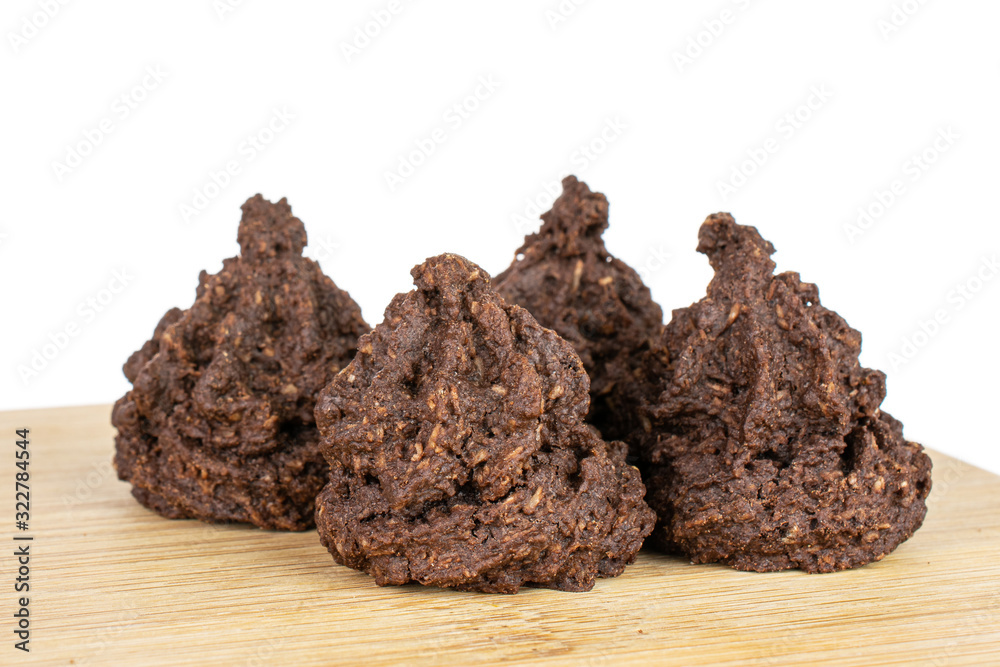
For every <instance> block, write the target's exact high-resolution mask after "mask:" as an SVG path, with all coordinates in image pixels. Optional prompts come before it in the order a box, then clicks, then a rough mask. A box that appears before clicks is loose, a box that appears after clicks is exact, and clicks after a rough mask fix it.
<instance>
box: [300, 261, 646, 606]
mask: <svg viewBox="0 0 1000 667" xmlns="http://www.w3.org/2000/svg"><path fill="white" fill-rule="evenodd" d="M412 275H413V278H414V282H415V283H416V286H417V289H415V290H413V291H411V292H409V293H407V294H399V295H397V296H396V297H395V298H394V299H393V300H392V302H391V303H390V304H389V306H388V308H386V311H385V321H384V322H382V324H380V325H378V326H377V327H376V328H375V330H374V331H373V332H371V333H370V334H368V335H366V336H363V337H362V338H361V341H360V343H359V346H358V355H357V357H356V358H355V359H354V361H352V362H351V364H350V365H349V366H348V367H347V368H346V369H344V370H343V371H341V372H340V373H339V374H338V375H337V377H336V378H334V380H333V382H332V383H331V384H330V385H329V386H328V387H327V388H326V389H325V390H324V391H323V393H322V395H321V397H320V399H319V401H318V403H317V405H316V418H317V423H318V425H319V428H320V432H321V433H322V437H323V445H324V453H325V455H326V456H327V458H328V460H329V462H330V467H331V470H330V483H329V484H328V485H327V486H326V488H325V489H324V490H323V492H322V494H320V497H319V499H318V500H317V510H316V523H317V526H318V528H319V534H320V538H321V540H322V542H323V544H324V545H325V546H326V547H327V548H328V549H329V550H330V553H331V554H332V555H333V557H334V559H335V560H336V561H337V562H338V563H341V564H344V565H347V566H349V567H352V568H355V569H358V570H362V571H364V572H367V573H369V574H371V575H372V576H374V577H375V580H376V582H377V583H378V584H380V585H390V584H405V583H407V582H411V581H415V582H419V583H422V584H428V585H435V586H444V587H452V588H458V589H465V590H478V591H486V592H499V593H514V592H516V591H517V590H518V588H519V587H520V586H522V585H530V586H542V587H548V588H557V589H562V590H571V591H585V590H588V589H590V588H591V587H592V586H593V585H594V579H595V577H613V576H617V575H619V574H621V573H622V571H623V570H624V568H625V566H626V565H627V564H628V563H630V562H631V561H632V559H633V558H634V557H635V554H636V552H637V551H638V550H639V547H640V546H641V545H642V541H643V538H644V537H645V536H646V535H648V534H649V533H650V531H651V530H652V528H653V522H654V520H655V519H654V515H653V513H652V511H651V510H650V509H649V508H648V507H647V506H646V504H645V502H644V501H643V494H644V492H645V490H644V488H643V485H642V482H641V480H640V477H639V472H638V470H636V469H635V468H633V467H632V466H630V465H627V464H626V462H625V451H624V450H625V447H624V445H623V444H622V443H606V442H605V441H603V440H601V439H600V437H599V436H598V434H597V433H596V431H595V429H593V428H592V427H590V426H589V425H587V424H586V423H584V421H583V418H584V415H585V414H586V412H587V405H588V390H589V382H588V380H587V375H586V373H585V372H584V370H583V367H582V365H581V363H580V358H579V357H578V356H577V355H576V353H575V352H574V351H573V348H572V347H571V346H570V345H569V344H568V343H567V342H566V341H564V340H562V339H561V338H559V337H558V336H557V335H556V334H555V333H553V332H552V331H550V330H548V329H543V328H542V327H541V326H539V325H538V323H537V322H535V320H534V318H532V317H531V315H530V314H529V313H528V311H526V310H524V309H522V308H520V307H518V306H514V305H508V304H507V303H505V302H504V301H503V299H502V298H501V297H500V296H499V295H498V294H496V293H495V292H494V291H493V290H492V288H491V286H490V277H489V275H487V274H486V272H485V271H483V270H482V269H481V268H479V267H478V266H476V265H475V264H473V263H472V262H470V261H468V260H466V259H464V258H462V257H459V256H457V255H441V256H438V257H434V258H431V259H429V260H427V261H426V262H425V263H424V264H422V265H420V266H417V267H416V268H414V269H413V271H412Z"/></svg>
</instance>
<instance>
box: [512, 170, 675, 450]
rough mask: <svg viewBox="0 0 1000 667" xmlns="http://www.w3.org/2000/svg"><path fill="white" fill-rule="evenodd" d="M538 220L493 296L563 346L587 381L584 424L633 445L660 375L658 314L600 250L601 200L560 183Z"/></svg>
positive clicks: (638, 282) (634, 279) (638, 284)
mask: <svg viewBox="0 0 1000 667" xmlns="http://www.w3.org/2000/svg"><path fill="white" fill-rule="evenodd" d="M542 220H543V224H542V227H541V229H540V230H538V232H537V233H535V234H531V235H529V236H528V237H527V238H525V240H524V245H522V246H521V247H520V248H519V249H518V251H517V257H516V259H515V260H514V262H513V263H512V264H511V265H510V266H509V267H508V268H507V270H506V271H504V272H503V273H501V274H500V275H498V276H497V278H496V290H497V291H498V292H499V293H500V294H502V295H503V297H504V298H505V299H506V300H507V301H508V302H510V303H516V304H517V305H519V306H521V307H523V308H526V309H527V310H528V312H530V313H531V314H532V315H533V316H534V317H535V319H536V320H538V323H539V324H541V325H542V326H543V327H548V328H549V329H552V330H554V331H555V332H556V333H558V334H559V335H560V336H562V337H563V338H565V339H566V340H567V341H569V343H570V344H571V345H572V346H573V347H574V349H576V352H577V354H579V355H580V359H582V360H583V366H584V368H585V369H586V370H587V374H588V375H589V376H590V399H591V400H590V413H589V414H588V417H587V419H588V421H589V422H590V423H592V424H593V425H594V426H596V427H597V428H598V429H600V431H601V433H602V434H603V436H604V437H605V438H608V439H621V440H625V441H626V442H628V443H629V444H630V445H634V443H635V437H634V436H635V433H636V431H637V429H640V417H639V406H640V404H641V402H642V400H643V399H644V398H647V397H649V396H650V395H651V394H653V392H654V382H655V379H656V378H657V377H658V375H659V373H661V372H662V368H663V362H664V359H663V358H662V357H663V355H662V353H660V352H659V350H657V349H656V346H657V342H658V341H659V339H660V332H661V330H662V328H663V311H662V310H660V307H659V306H658V305H656V303H654V302H653V299H652V298H651V297H650V294H649V288H648V287H646V286H645V285H644V284H643V282H642V279H641V278H640V277H639V275H638V274H637V273H636V272H635V271H633V270H632V268H631V267H630V266H629V265H627V264H625V263H624V262H622V261H621V260H619V259H616V258H614V257H612V256H611V254H610V253H609V252H608V250H607V248H605V247H604V240H603V238H602V237H601V235H602V234H603V233H604V230H605V229H607V227H608V200H607V199H606V198H605V197H604V195H603V194H601V193H599V192H591V191H590V188H588V187H587V185H586V184H585V183H581V182H580V181H578V180H577V179H576V177H574V176H567V177H566V178H565V179H564V180H563V193H562V195H561V196H560V197H559V198H558V199H556V201H555V203H554V204H553V205H552V210H550V211H548V212H547V213H545V214H544V215H542ZM633 449H634V447H633Z"/></svg>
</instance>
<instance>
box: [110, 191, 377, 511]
mask: <svg viewBox="0 0 1000 667" xmlns="http://www.w3.org/2000/svg"><path fill="white" fill-rule="evenodd" d="M238 240H239V243H240V249H241V254H240V256H239V257H233V258H230V259H227V260H225V262H224V263H223V267H222V270H221V271H220V272H219V273H217V274H215V275H209V274H207V273H206V272H204V271H202V273H201V276H200V279H199V285H198V291H197V297H196V299H195V302H194V304H193V305H192V306H191V308H189V309H187V310H183V311H182V310H179V309H176V308H175V309H173V310H171V311H169V312H168V313H167V314H166V315H164V317H163V319H162V320H161V321H160V323H159V325H157V327H156V331H155V333H154V334H153V338H152V339H151V340H149V341H148V342H146V344H145V345H143V346H142V349H140V350H139V351H138V352H136V353H135V354H133V355H132V356H131V357H130V358H129V360H128V362H127V363H126V364H125V375H126V377H127V378H128V379H129V381H130V382H132V384H133V388H132V390H131V391H129V392H128V393H127V394H126V395H125V396H124V397H123V398H121V399H119V401H118V402H117V403H116V404H115V408H114V412H113V415H112V422H113V423H114V425H115V426H116V427H117V428H118V436H117V438H116V441H115V449H116V451H115V466H116V468H117V470H118V476H119V478H121V479H123V480H125V481H128V482H131V483H132V486H133V489H132V493H133V495H134V496H135V497H136V499H137V500H139V502H141V503H142V504H143V505H145V506H146V507H149V508H150V509H152V510H154V511H156V512H159V513H160V514H162V515H164V516H166V517H170V518H196V519H201V520H203V521H212V522H226V521H236V522H248V523H252V524H255V525H257V526H260V527H261V528H275V529H282V530H305V529H307V528H310V527H311V526H312V525H313V517H314V506H315V497H316V494H317V493H318V492H319V490H320V488H322V485H323V484H324V483H325V480H326V472H327V466H326V463H325V461H324V460H323V457H322V455H321V453H320V450H319V434H318V432H317V430H316V424H315V418H314V414H313V412H314V407H315V400H316V396H317V395H318V394H319V391H320V390H321V389H322V388H323V387H324V386H326V384H327V383H328V382H329V381H330V380H331V379H332V378H333V376H334V375H336V373H337V371H339V370H340V369H341V368H343V367H344V366H346V365H347V364H348V363H349V362H350V360H351V358H352V357H353V355H354V349H355V346H356V344H357V340H358V337H359V336H360V335H361V334H363V333H365V332H366V331H368V326H367V325H366V324H365V322H364V320H363V319H362V318H361V311H360V309H359V308H358V306H357V304H356V303H355V302H354V301H353V300H352V299H351V297H350V296H349V295H348V294H347V293H346V292H344V291H342V290H340V289H338V288H337V286H336V285H334V284H333V281H331V280H330V279H329V278H328V277H326V276H325V275H324V274H323V272H322V271H321V270H320V268H319V266H318V265H317V264H316V263H315V262H313V261H311V260H309V259H306V258H304V257H302V249H303V247H304V246H305V245H306V233H305V228H304V227H303V226H302V222H301V221H300V220H299V219H298V218H295V217H293V216H292V213H291V209H290V208H289V206H288V204H287V203H286V202H285V200H284V199H282V200H281V201H279V202H278V203H276V204H272V203H270V202H268V201H266V200H265V199H264V198H263V197H261V196H260V195H257V196H256V197H254V198H252V199H250V200H249V201H247V202H246V203H245V204H244V205H243V219H242V221H241V222H240V227H239V235H238Z"/></svg>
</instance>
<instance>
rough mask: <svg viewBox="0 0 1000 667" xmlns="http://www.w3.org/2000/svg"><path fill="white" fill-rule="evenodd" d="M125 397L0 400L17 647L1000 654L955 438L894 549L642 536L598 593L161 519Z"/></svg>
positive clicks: (155, 659)
mask: <svg viewBox="0 0 1000 667" xmlns="http://www.w3.org/2000/svg"><path fill="white" fill-rule="evenodd" d="M109 416H110V407H109V406H96V407H83V408H64V409H55V410H37V411H27V412H23V411H22V412H7V413H0V434H2V435H3V437H4V438H5V439H6V441H7V443H8V444H6V445H4V446H3V450H4V451H6V452H8V453H7V454H4V455H3V456H2V459H3V460H4V461H6V463H5V464H4V465H3V466H2V468H3V470H2V477H0V481H2V486H3V488H5V489H9V490H10V493H8V494H7V498H8V499H9V502H8V503H7V504H8V505H9V508H8V510H7V512H8V517H9V520H10V521H11V523H10V524H9V528H5V530H4V533H5V535H6V537H5V538H4V539H5V541H6V542H7V544H8V545H10V544H12V541H11V540H12V537H13V532H14V531H13V511H14V509H13V504H14V502H13V488H14V482H13V475H14V472H15V469H14V466H13V453H12V452H13V449H14V443H13V440H14V429H15V428H19V427H25V426H27V427H29V428H30V429H31V485H32V491H31V494H32V495H31V500H32V519H31V531H30V534H32V535H34V538H35V539H34V542H32V561H31V566H32V571H31V593H30V595H31V604H30V609H31V620H32V638H31V644H30V646H31V653H30V655H24V654H23V653H21V652H20V651H16V650H14V648H13V643H14V640H13V639H12V637H13V635H12V633H11V631H10V629H12V628H13V624H12V623H11V616H10V613H11V610H13V609H14V607H15V599H16V595H15V594H14V593H13V591H12V582H13V579H14V577H15V574H14V570H15V567H16V563H15V562H14V559H13V558H12V557H10V556H9V555H8V556H7V557H4V558H2V559H0V560H2V562H3V569H2V577H3V580H2V581H0V590H3V591H6V593H5V594H4V595H0V607H2V609H3V610H5V611H4V612H3V617H5V618H7V619H8V621H7V623H6V624H5V625H6V626H9V627H10V629H8V628H7V627H4V628H3V633H2V636H4V637H5V638H6V639H5V640H4V641H5V643H6V644H7V645H5V646H2V647H0V664H22V663H35V662H37V663H39V664H53V665H56V664H74V665H88V664H93V665H96V664H114V665H144V664H150V665H152V664H170V665H206V664H226V665H264V664H299V665H301V664H345V665H359V664H365V665H400V664H412V665H430V664H473V663H476V664H490V663H499V662H503V663H507V664H524V665H528V664H531V665H536V664H583V665H627V664H678V665H707V664H719V665H800V664H807V663H815V662H820V661H822V662H824V663H827V664H865V665H890V664H893V665H895V664H906V665H912V664H927V665H948V664H988V663H991V662H992V663H993V664H1000V562H998V553H1000V478H998V477H996V476H994V475H991V474H989V473H987V472H984V471H982V470H979V469H977V468H974V467H972V466H969V465H966V464H964V463H961V462H959V461H957V460H955V459H952V458H949V457H947V456H945V455H943V454H937V453H934V452H932V456H933V459H934V490H933V492H932V493H931V497H930V503H929V504H930V511H929V514H928V517H927V521H926V522H925V524H924V527H923V528H922V529H921V530H920V531H919V532H918V533H917V535H916V536H914V537H913V538H912V539H911V540H909V541H908V542H906V543H905V544H903V545H902V546H901V547H900V548H899V549H897V550H896V551H895V552H894V553H893V554H892V555H890V556H889V557H887V558H886V559H885V560H883V561H882V562H880V563H875V564H872V565H869V566H867V567H864V568H861V569H858V570H852V571H847V572H838V573H834V574H825V575H806V574H803V573H800V572H777V573H770V574H752V573H743V572H736V571H733V570H730V569H728V568H725V567H721V566H704V565H699V566H694V565H690V564H688V563H686V562H685V561H683V560H681V559H678V558H673V557H668V556H663V555H660V554H657V553H653V552H643V553H642V554H641V555H640V557H639V559H638V560H637V562H636V563H635V564H634V565H633V566H631V567H630V568H629V569H628V570H626V572H625V574H624V575H623V576H621V577H619V578H617V579H610V580H602V581H599V582H598V584H597V586H596V587H595V588H594V590H593V591H591V592H589V593H561V592H554V591H547V590H533V589H529V590H525V591H522V592H521V593H519V594H518V595H516V596H499V595H484V594H477V593H459V592H453V591H445V590H438V589H428V588H422V587H419V586H415V585H411V586H405V587H401V588H379V587H377V586H375V584H374V583H373V581H372V580H371V579H370V578H369V577H367V576H366V575H363V574H360V573H358V572H354V571H353V570H349V569H347V568H343V567H340V566H338V565H336V564H335V563H334V562H333V561H332V559H331V558H330V557H329V555H328V554H327V553H326V551H325V550H324V549H323V547H322V546H321V545H320V544H319V541H318V539H317V537H316V534H315V532H308V533H300V534H288V533H276V532H265V531H261V530H257V529H254V528H246V527H239V526H209V525H205V524H201V523H198V522H194V521H169V520H166V519H162V518H160V517H158V516H156V515H155V514H152V513H151V512H148V511H146V510H145V509H143V508H142V507H140V506H139V505H138V504H137V503H136V502H135V501H134V500H133V499H132V497H131V495H130V494H129V487H128V485H126V484H124V483H122V482H119V481H118V480H117V479H116V477H115V475H114V472H113V471H112V469H111V465H110V459H111V455H112V451H113V435H114V431H113V429H112V428H111V426H110V424H109V418H110V417H109ZM4 521H5V522H6V521H7V519H4ZM5 552H7V553H9V551H7V550H5ZM8 582H11V583H8Z"/></svg>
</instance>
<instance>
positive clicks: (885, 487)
mask: <svg viewBox="0 0 1000 667" xmlns="http://www.w3.org/2000/svg"><path fill="white" fill-rule="evenodd" d="M698 250H699V251H700V252H702V253H705V254H706V255H708V257H709V260H710V261H711V264H712V267H713V268H714V269H715V277H714V279H713V280H712V282H711V283H710V284H709V286H708V294H707V296H706V297H705V298H704V299H702V300H701V301H699V302H698V303H695V304H694V305H692V306H690V307H689V308H683V309H679V310H676V311H674V314H673V318H672V320H671V322H670V323H669V324H668V325H667V328H666V330H665V334H664V340H663V345H664V347H665V348H666V349H667V350H668V351H669V353H670V368H669V370H668V372H667V373H666V374H665V376H664V378H663V382H662V384H661V386H660V390H661V393H660V394H659V398H658V399H657V400H656V401H655V405H654V407H653V408H652V409H651V410H650V412H649V417H650V422H651V430H650V432H649V434H648V438H647V442H646V443H645V445H644V446H643V449H644V467H645V470H646V471H647V476H646V483H647V486H648V487H649V502H650V505H652V506H653V508H654V509H655V510H656V511H657V513H658V515H659V524H658V526H657V529H656V532H655V540H656V541H657V542H658V543H660V544H661V545H662V546H665V547H667V548H669V549H673V550H679V551H681V552H683V553H684V554H686V555H687V556H688V557H690V558H691V560H693V561H694V562H699V563H705V562H714V561H721V562H724V563H727V564H729V565H731V566H732V567H735V568H738V569H743V570H757V571H765V570H780V569H787V568H801V569H803V570H806V571H808V572H829V571H833V570H840V569H844V568H849V567H856V566H859V565H864V564H865V563H869V562H871V561H875V560H879V559H881V558H882V557H884V556H885V555H886V554H888V553H889V552H891V551H892V550H893V549H895V548H896V546H898V545H899V544H900V543H901V542H903V541H904V540H906V539H907V538H909V537H910V536H911V535H912V534H913V532H914V531H915V530H917V528H919V527H920V524H921V522H922V521H923V518H924V514H925V512H926V506H925V504H924V500H925V498H926V497H927V494H928V492H929V491H930V486H931V479H930V471H931V464H930V460H929V458H928V457H927V456H926V454H924V452H923V449H922V448H921V447H920V445H918V444H916V443H912V442H907V441H906V440H905V439H904V438H903V433H902V425H901V424H900V423H899V422H898V421H896V420H895V419H893V418H892V417H891V416H889V415H888V414H887V413H885V412H882V411H881V410H880V409H879V405H880V404H881V403H882V399H883V398H884V397H885V375H884V374H883V373H881V372H879V371H873V370H870V369H867V368H863V367H862V366H861V365H860V364H859V363H858V354H859V352H860V350H861V335H860V334H859V333H858V332H857V331H855V330H854V329H851V328H850V327H849V326H848V325H847V323H846V322H844V320H843V319H841V318H840V316H838V315H837V314H836V313H834V312H832V311H830V310H827V309H826V308H824V307H823V306H822V305H820V302H819V295H818V291H817V289H816V286H815V285H812V284H809V283H803V282H801V281H800V280H799V276H798V274H796V273H782V274H780V275H778V276H775V275H774V263H773V262H772V261H771V259H770V255H771V254H772V253H773V252H774V248H773V246H772V245H771V244H770V243H768V242H767V241H765V240H764V239H762V238H761V237H760V235H759V234H758V233H757V230H756V229H754V228H753V227H746V226H741V225H737V224H736V223H735V222H734V221H733V219H732V217H730V216H729V215H728V214H716V215H713V216H710V217H709V218H708V219H707V220H706V221H705V223H704V225H703V226H702V228H701V231H700V234H699V245H698Z"/></svg>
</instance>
